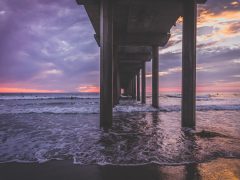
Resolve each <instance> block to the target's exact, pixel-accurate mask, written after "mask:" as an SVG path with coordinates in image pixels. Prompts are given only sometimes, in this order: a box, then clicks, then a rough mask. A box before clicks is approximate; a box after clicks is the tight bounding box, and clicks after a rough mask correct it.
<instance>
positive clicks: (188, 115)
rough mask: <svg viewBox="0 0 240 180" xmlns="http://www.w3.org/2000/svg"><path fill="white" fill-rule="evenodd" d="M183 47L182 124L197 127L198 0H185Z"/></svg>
mask: <svg viewBox="0 0 240 180" xmlns="http://www.w3.org/2000/svg"><path fill="white" fill-rule="evenodd" d="M183 9H184V13H183V47H182V126H183V127H191V128H192V127H195V110H196V108H195V106H196V102H195V98H196V15H197V14H196V10H197V4H196V0H186V1H184V6H183Z"/></svg>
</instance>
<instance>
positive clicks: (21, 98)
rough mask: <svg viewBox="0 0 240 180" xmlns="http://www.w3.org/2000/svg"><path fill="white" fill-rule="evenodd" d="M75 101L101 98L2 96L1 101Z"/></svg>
mask: <svg viewBox="0 0 240 180" xmlns="http://www.w3.org/2000/svg"><path fill="white" fill-rule="evenodd" d="M51 99H53V100H58V99H59V100H61V99H62V100H71V99H72V100H74V99H99V96H65V97H64V96H63V97H50V96H46V97H45V96H2V97H0V100H51Z"/></svg>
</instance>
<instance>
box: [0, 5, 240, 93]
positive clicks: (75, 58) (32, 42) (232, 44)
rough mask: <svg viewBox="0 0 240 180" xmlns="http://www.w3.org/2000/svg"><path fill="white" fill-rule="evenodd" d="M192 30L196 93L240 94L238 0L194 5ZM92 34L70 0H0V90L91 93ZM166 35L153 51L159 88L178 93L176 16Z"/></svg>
mask: <svg viewBox="0 0 240 180" xmlns="http://www.w3.org/2000/svg"><path fill="white" fill-rule="evenodd" d="M197 27H198V28H197V91H198V92H240V43H239V42H240V0H208V2H207V3H206V4H204V5H198V24H197ZM93 34H95V32H94V30H93V27H92V25H91V23H90V20H89V18H88V16H87V14H86V12H85V9H84V8H83V7H82V6H79V5H77V3H76V1H75V0H61V1H59V0H1V1H0V92H98V91H99V74H100V73H99V61H100V60H99V54H100V50H99V47H98V46H97V43H96V41H95V39H94V37H93ZM171 34H172V36H171V39H170V41H169V42H168V44H167V45H166V46H165V47H161V48H160V49H159V54H160V59H159V69H160V71H159V77H160V78H159V79H160V80H159V84H160V89H159V90H160V91H161V92H169V91H171V92H179V91H180V90H181V48H182V41H181V39H182V19H181V18H180V19H179V20H178V22H177V24H176V26H175V27H173V28H172V29H171ZM147 91H151V63H148V64H147Z"/></svg>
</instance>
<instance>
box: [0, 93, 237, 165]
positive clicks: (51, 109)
mask: <svg viewBox="0 0 240 180" xmlns="http://www.w3.org/2000/svg"><path fill="white" fill-rule="evenodd" d="M159 102H160V108H159V109H155V108H152V107H151V105H150V104H151V95H150V94H148V95H147V104H146V105H142V104H141V103H140V102H136V101H133V100H121V101H120V104H119V105H118V106H116V107H115V108H114V110H113V111H114V117H113V127H112V129H110V130H109V131H103V130H101V129H100V128H99V94H97V93H66V94H64V93H63V94H60V93H57V94H46V93H45V94H44V93H43V94H0V163H6V162H23V163H32V162H38V163H43V162H47V161H50V160H59V161H61V160H71V161H72V162H73V163H74V164H83V165H89V164H90V165H91V164H98V165H106V164H111V165H143V164H160V165H179V164H180V165H181V164H187V163H195V162H196V163H201V162H207V161H210V160H213V159H217V158H240V118H239V117H240V94H239V93H235V94H234V93H232V94H230V93H228V94H226V93H225V94H224V93H212V94H200V95H198V96H197V113H196V123H197V125H196V130H195V131H193V130H189V129H184V128H181V95H180V94H162V95H160V96H159Z"/></svg>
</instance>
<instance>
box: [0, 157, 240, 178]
mask: <svg viewBox="0 0 240 180" xmlns="http://www.w3.org/2000/svg"><path fill="white" fill-rule="evenodd" d="M0 179H1V180H15V179H20V180H30V179H31V180H55V179H56V180H75V179H76V180H159V179H167V180H174V179H177V180H178V179H179V180H181V179H190V180H194V179H224V180H228V179H229V180H230V179H231V180H234V179H236V180H237V179H240V159H217V160H213V161H210V162H207V163H201V164H195V163H193V164H187V165H180V166H161V165H153V164H152V165H141V166H112V165H106V166H99V165H74V164H73V163H72V161H50V162H47V163H42V164H38V163H4V164H0Z"/></svg>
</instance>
